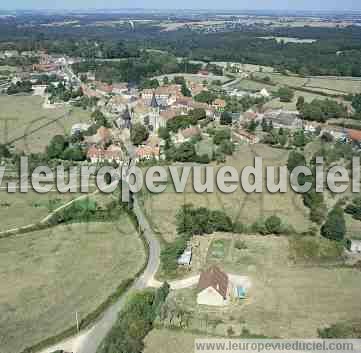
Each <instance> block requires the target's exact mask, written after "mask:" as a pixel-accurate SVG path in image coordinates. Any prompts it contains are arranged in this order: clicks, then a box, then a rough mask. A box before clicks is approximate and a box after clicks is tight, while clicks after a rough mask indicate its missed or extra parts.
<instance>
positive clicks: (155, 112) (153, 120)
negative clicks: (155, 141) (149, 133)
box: [149, 92, 160, 132]
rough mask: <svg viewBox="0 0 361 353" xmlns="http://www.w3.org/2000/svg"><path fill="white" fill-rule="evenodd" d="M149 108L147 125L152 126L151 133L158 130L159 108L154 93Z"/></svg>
mask: <svg viewBox="0 0 361 353" xmlns="http://www.w3.org/2000/svg"><path fill="white" fill-rule="evenodd" d="M150 107H151V113H150V119H149V123H150V125H152V126H153V131H154V132H156V131H158V129H159V116H160V108H159V104H158V102H157V98H156V97H155V93H154V92H153V96H152V101H151V102H150Z"/></svg>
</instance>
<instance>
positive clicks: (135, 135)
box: [130, 123, 149, 146]
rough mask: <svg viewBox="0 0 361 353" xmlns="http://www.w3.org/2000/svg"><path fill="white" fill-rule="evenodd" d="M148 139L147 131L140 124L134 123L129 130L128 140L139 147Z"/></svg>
mask: <svg viewBox="0 0 361 353" xmlns="http://www.w3.org/2000/svg"><path fill="white" fill-rule="evenodd" d="M148 137H149V131H148V129H147V128H146V127H145V126H144V125H143V124H140V123H136V124H134V125H133V126H132V128H131V130H130V139H131V140H132V142H133V144H134V145H136V146H139V145H141V144H142V143H143V142H144V141H146V140H147V138H148Z"/></svg>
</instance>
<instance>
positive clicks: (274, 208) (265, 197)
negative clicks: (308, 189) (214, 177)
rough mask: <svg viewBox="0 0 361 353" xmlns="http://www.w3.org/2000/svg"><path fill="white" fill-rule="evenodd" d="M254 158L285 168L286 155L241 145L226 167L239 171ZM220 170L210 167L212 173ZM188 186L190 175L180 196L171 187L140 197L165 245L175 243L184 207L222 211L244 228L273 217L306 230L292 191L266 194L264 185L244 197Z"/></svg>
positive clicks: (304, 212)
mask: <svg viewBox="0 0 361 353" xmlns="http://www.w3.org/2000/svg"><path fill="white" fill-rule="evenodd" d="M255 156H261V157H262V158H263V163H264V166H282V165H283V166H285V165H286V164H287V158H288V152H287V151H285V150H279V149H272V148H270V147H267V146H265V145H243V146H241V147H240V148H239V150H238V151H237V152H236V153H235V154H234V155H233V156H232V157H230V158H229V159H227V162H226V165H228V166H233V167H235V168H236V169H237V170H241V169H243V168H244V167H245V166H253V165H254V157H255ZM221 166H222V165H219V166H216V165H214V167H215V170H216V169H217V168H219V167H221ZM191 184H192V176H191V175H190V177H189V180H188V184H187V187H186V191H185V192H184V193H176V192H175V191H174V188H173V187H172V185H168V188H167V190H166V191H165V192H163V193H160V194H151V193H144V194H143V202H144V210H145V212H146V214H147V216H148V218H149V219H150V221H151V223H152V226H153V228H154V230H155V231H156V232H157V233H158V234H160V235H161V236H162V238H163V239H164V240H166V241H173V240H174V239H175V237H176V227H175V216H176V213H177V211H178V210H179V208H180V207H181V206H182V205H185V204H193V205H194V206H196V207H200V206H204V207H208V208H210V209H222V210H225V211H226V213H227V214H228V215H229V216H231V217H232V219H233V220H236V219H238V220H239V221H240V222H242V223H244V224H251V223H254V222H255V221H256V220H257V219H259V218H261V217H264V218H267V217H268V216H271V215H275V214H276V215H278V216H279V217H281V218H282V219H283V220H285V221H286V222H287V223H288V224H290V225H292V226H294V227H295V229H296V230H298V231H304V230H307V229H308V226H309V221H308V216H307V212H308V211H307V209H306V208H305V207H304V205H303V201H302V198H301V196H300V195H297V194H296V193H294V192H293V191H292V190H289V191H288V192H287V193H284V194H281V193H275V194H270V193H268V192H267V190H266V187H265V184H264V192H262V193H251V194H247V193H246V192H245V191H244V190H243V189H242V188H241V187H240V185H239V187H238V189H237V190H236V191H235V192H234V193H232V194H224V193H222V192H220V191H219V190H218V189H217V188H215V190H214V192H213V193H202V194H197V193H196V192H195V191H194V190H193V188H192V185H191Z"/></svg>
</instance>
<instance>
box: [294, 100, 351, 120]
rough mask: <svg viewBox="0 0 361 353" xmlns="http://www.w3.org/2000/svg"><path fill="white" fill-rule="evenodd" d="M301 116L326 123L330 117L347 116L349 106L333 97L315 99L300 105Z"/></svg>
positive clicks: (340, 117)
mask: <svg viewBox="0 0 361 353" xmlns="http://www.w3.org/2000/svg"><path fill="white" fill-rule="evenodd" d="M299 108H300V109H299V110H300V114H301V117H302V118H303V119H305V120H311V121H317V122H321V123H324V122H326V121H327V120H329V119H335V118H339V119H342V118H346V117H347V108H346V107H345V106H344V105H343V104H340V103H338V102H336V101H334V100H331V99H324V100H322V99H314V100H313V101H312V102H311V103H307V102H304V103H303V104H302V105H301V104H300V105H299Z"/></svg>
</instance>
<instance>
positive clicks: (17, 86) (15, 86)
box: [6, 81, 33, 95]
mask: <svg viewBox="0 0 361 353" xmlns="http://www.w3.org/2000/svg"><path fill="white" fill-rule="evenodd" d="M32 87H33V84H32V83H31V82H30V81H18V82H16V83H12V84H11V85H10V86H9V87H8V89H7V90H6V93H7V94H8V95H13V94H19V93H31V92H33V88H32Z"/></svg>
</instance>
